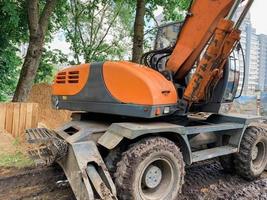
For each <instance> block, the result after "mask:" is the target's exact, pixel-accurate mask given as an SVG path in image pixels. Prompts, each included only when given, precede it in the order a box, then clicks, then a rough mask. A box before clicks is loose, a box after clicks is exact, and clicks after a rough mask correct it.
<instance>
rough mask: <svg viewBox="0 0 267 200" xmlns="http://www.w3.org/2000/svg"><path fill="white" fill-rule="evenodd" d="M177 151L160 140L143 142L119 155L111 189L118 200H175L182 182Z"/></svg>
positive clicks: (167, 141) (180, 155) (174, 147)
mask: <svg viewBox="0 0 267 200" xmlns="http://www.w3.org/2000/svg"><path fill="white" fill-rule="evenodd" d="M184 174H185V171H184V161H183V156H182V154H181V152H180V150H179V148H178V147H177V146H176V145H175V144H174V143H173V142H172V141H170V140H168V139H166V138H162V137H153V138H147V139H143V140H141V141H139V142H137V143H135V144H133V145H132V146H131V147H130V148H129V149H128V150H127V151H125V152H124V153H123V154H122V157H121V160H120V161H119V162H118V164H117V170H116V173H115V185H116V188H117V189H118V196H119V197H120V198H119V199H122V200H128V199H132V200H176V199H177V197H178V194H179V191H181V188H182V184H183V179H184Z"/></svg>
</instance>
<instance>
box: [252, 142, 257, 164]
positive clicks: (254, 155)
mask: <svg viewBox="0 0 267 200" xmlns="http://www.w3.org/2000/svg"><path fill="white" fill-rule="evenodd" d="M258 153H259V148H258V146H257V145H255V147H254V148H253V149H252V160H256V158H257V157H258Z"/></svg>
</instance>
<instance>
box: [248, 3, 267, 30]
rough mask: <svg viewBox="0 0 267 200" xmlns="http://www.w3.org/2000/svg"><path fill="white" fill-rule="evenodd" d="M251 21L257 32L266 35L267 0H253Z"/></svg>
mask: <svg viewBox="0 0 267 200" xmlns="http://www.w3.org/2000/svg"><path fill="white" fill-rule="evenodd" d="M251 21H252V24H253V27H254V28H256V31H257V33H258V34H266V35H267V0H254V4H253V5H252V7H251Z"/></svg>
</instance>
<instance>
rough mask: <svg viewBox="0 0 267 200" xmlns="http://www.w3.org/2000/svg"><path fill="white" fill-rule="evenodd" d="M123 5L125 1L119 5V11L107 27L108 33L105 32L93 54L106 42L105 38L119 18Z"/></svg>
mask: <svg viewBox="0 0 267 200" xmlns="http://www.w3.org/2000/svg"><path fill="white" fill-rule="evenodd" d="M122 5H123V3H121V4H120V7H119V9H118V11H117V13H116V14H115V16H114V18H113V19H112V20H111V22H110V24H109V26H108V28H107V31H106V33H105V34H104V36H103V37H102V39H101V40H100V42H99V43H98V45H97V47H96V48H95V52H94V53H93V56H94V55H95V53H96V51H97V49H98V48H99V47H100V45H101V44H102V43H103V42H104V39H105V38H106V36H107V34H108V32H109V30H110V28H111V27H112V25H113V23H114V22H115V20H116V18H117V17H118V15H119V14H120V11H121V8H122Z"/></svg>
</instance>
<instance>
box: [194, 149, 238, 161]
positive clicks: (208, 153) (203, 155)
mask: <svg viewBox="0 0 267 200" xmlns="http://www.w3.org/2000/svg"><path fill="white" fill-rule="evenodd" d="M236 152H238V148H237V147H233V146H221V147H216V148H211V149H205V150H201V151H196V152H193V153H192V162H193V163H194V162H198V161H203V160H207V159H211V158H216V157H219V156H223V155H228V154H232V153H236Z"/></svg>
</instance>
